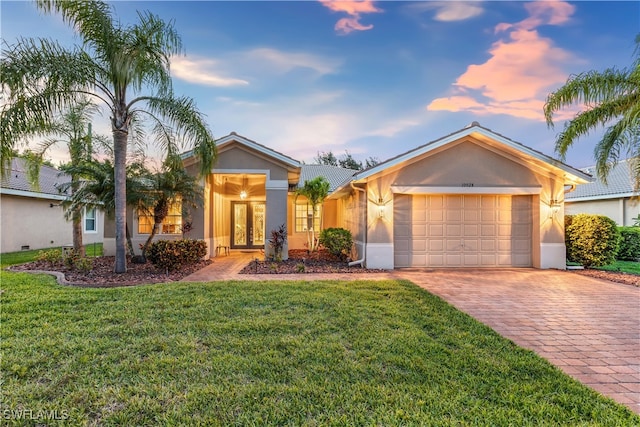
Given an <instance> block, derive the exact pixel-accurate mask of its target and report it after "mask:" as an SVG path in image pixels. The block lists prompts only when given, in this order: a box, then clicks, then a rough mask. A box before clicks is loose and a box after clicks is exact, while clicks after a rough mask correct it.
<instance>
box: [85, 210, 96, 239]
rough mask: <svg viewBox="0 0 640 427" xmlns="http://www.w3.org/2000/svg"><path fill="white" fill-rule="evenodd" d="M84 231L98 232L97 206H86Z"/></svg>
mask: <svg viewBox="0 0 640 427" xmlns="http://www.w3.org/2000/svg"><path fill="white" fill-rule="evenodd" d="M84 232H85V233H97V232H98V218H97V214H96V208H84Z"/></svg>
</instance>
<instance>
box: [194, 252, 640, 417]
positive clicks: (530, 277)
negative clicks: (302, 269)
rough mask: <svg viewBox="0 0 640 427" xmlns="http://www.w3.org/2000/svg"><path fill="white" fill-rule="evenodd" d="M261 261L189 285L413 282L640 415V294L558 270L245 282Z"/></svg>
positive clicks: (228, 266) (222, 265) (233, 265)
mask: <svg viewBox="0 0 640 427" xmlns="http://www.w3.org/2000/svg"><path fill="white" fill-rule="evenodd" d="M253 257H255V255H252V254H245V253H235V254H234V253H233V252H232V254H231V255H230V256H229V257H218V258H216V259H215V260H214V263H213V264H211V265H210V266H208V267H207V268H205V269H203V270H200V271H199V272H197V273H194V274H192V275H191V276H189V277H187V278H185V279H183V280H184V281H215V280H265V279H266V280H269V279H273V280H310V279H313V280H323V279H333V280H355V279H369V280H371V279H373V280H375V279H390V278H391V279H401V278H402V279H407V280H411V281H412V282H413V283H415V284H416V285H418V286H420V287H422V288H424V289H426V290H428V291H429V292H431V293H434V294H436V295H438V296H440V297H441V298H443V299H444V300H446V301H447V302H449V303H450V304H452V305H453V306H455V307H456V308H458V309H459V310H461V311H464V312H466V313H467V314H469V315H471V316H472V317H474V318H476V319H477V320H479V321H481V322H483V323H485V324H486V325H488V326H489V327H491V328H492V329H494V330H495V331H496V332H498V333H499V334H501V335H502V336H504V337H506V338H509V339H511V340H512V341H514V342H515V343H516V344H518V345H520V346H521V347H524V348H527V349H530V350H533V351H535V352H536V353H537V354H539V355H540V356H542V357H544V358H546V359H547V360H548V361H549V362H551V363H552V364H554V365H555V366H557V367H559V368H560V369H562V370H563V371H564V372H565V373H567V374H568V375H570V376H572V377H574V378H575V379H577V380H578V381H580V382H582V383H584V384H586V385H588V386H590V387H592V388H593V389H595V390H597V391H599V392H600V393H602V394H604V395H606V396H609V397H611V398H613V399H614V400H616V401H617V402H619V403H622V404H624V405H627V406H628V407H630V408H631V409H632V410H634V411H635V412H637V413H640V288H637V287H634V286H630V285H622V284H617V283H613V282H609V281H606V280H600V279H595V278H591V277H586V276H581V275H578V274H575V273H570V272H564V271H557V270H536V269H455V270H454V269H450V270H438V269H436V270H395V271H390V272H388V273H382V274H313V275H310V274H292V275H289V274H287V275H279V276H273V277H268V278H266V277H265V276H264V275H244V274H243V275H239V274H237V273H238V271H240V269H241V268H242V267H244V266H245V265H246V264H247V263H248V262H249V261H250V260H251V259H252V258H253Z"/></svg>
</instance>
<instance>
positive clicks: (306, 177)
mask: <svg viewBox="0 0 640 427" xmlns="http://www.w3.org/2000/svg"><path fill="white" fill-rule="evenodd" d="M356 172H357V171H355V170H353V169H345V168H341V167H339V166H328V165H302V169H301V170H300V181H298V186H297V188H300V187H302V186H304V182H305V181H310V180H312V179H314V178H316V177H318V176H323V177H325V178H326V179H327V181H329V192H330V193H331V192H332V191H333V190H335V189H336V188H338V187H340V186H341V185H343V184H346V183H348V182H349V181H350V180H351V178H353V175H354V174H355V173H356Z"/></svg>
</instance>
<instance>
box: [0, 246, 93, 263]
mask: <svg viewBox="0 0 640 427" xmlns="http://www.w3.org/2000/svg"><path fill="white" fill-rule="evenodd" d="M52 249H57V250H61V248H60V247H57V248H50V249H35V250H30V251H19V252H7V253H5V254H0V265H2V267H6V266H8V265H13V264H22V263H25V262H29V261H33V260H35V259H36V256H38V253H39V252H40V251H47V250H52ZM84 250H85V252H86V255H87V256H101V255H102V243H96V244H95V245H94V244H90V245H86V246H85V247H84Z"/></svg>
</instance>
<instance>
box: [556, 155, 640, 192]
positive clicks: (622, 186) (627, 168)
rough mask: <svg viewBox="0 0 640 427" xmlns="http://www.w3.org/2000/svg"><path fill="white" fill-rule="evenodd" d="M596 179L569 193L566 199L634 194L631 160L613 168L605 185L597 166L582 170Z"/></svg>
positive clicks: (621, 162) (623, 161) (619, 163)
mask: <svg viewBox="0 0 640 427" xmlns="http://www.w3.org/2000/svg"><path fill="white" fill-rule="evenodd" d="M581 170H582V171H583V172H586V173H588V174H590V175H593V177H594V178H595V180H594V182H590V183H588V184H581V185H578V186H577V187H576V189H575V190H574V191H572V192H570V193H567V195H566V197H565V198H566V199H567V201H569V200H574V199H582V198H590V199H598V198H602V199H608V198H614V197H629V196H631V195H632V194H633V168H632V162H631V160H630V159H627V160H622V161H620V162H618V163H617V164H616V165H614V166H613V168H611V171H610V172H609V175H608V176H607V183H606V184H605V183H604V182H602V180H601V179H600V178H599V177H598V174H597V172H596V167H595V166H589V167H587V168H583V169H581Z"/></svg>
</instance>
